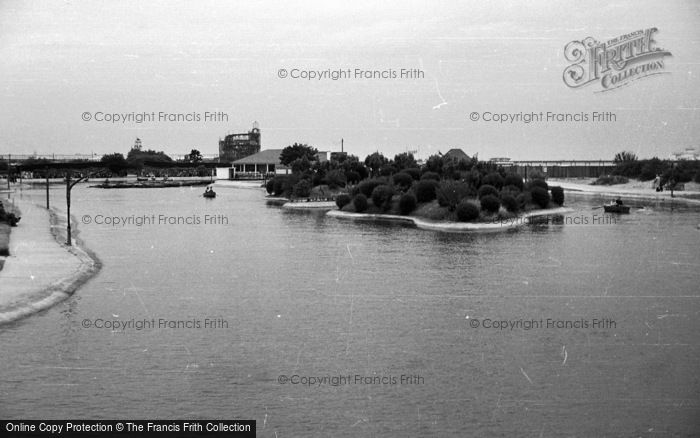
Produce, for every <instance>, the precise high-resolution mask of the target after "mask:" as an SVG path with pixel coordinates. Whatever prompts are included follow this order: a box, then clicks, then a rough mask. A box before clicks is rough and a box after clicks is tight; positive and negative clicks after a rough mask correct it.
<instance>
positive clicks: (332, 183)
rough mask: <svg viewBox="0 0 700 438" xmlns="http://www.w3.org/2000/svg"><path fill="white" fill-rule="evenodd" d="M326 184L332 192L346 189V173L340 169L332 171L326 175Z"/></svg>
mask: <svg viewBox="0 0 700 438" xmlns="http://www.w3.org/2000/svg"><path fill="white" fill-rule="evenodd" d="M325 180H326V184H328V188H329V189H331V190H334V189H337V188H338V187H345V183H346V182H347V176H345V172H343V171H342V170H340V169H335V170H331V171H330V172H328V173H327V174H326V178H325Z"/></svg>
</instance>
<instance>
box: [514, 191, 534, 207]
mask: <svg viewBox="0 0 700 438" xmlns="http://www.w3.org/2000/svg"><path fill="white" fill-rule="evenodd" d="M515 200H516V201H518V207H519V208H520V209H521V210H525V208H526V207H527V206H528V204H530V203H531V202H532V195H531V194H530V192H522V193H520V194H518V195H517V196H516V197H515Z"/></svg>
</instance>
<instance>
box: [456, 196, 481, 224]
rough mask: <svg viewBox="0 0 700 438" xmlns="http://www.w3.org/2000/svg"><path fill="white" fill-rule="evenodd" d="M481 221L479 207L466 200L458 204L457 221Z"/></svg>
mask: <svg viewBox="0 0 700 438" xmlns="http://www.w3.org/2000/svg"><path fill="white" fill-rule="evenodd" d="M477 219H479V207H477V206H476V205H475V204H474V203H473V202H469V201H467V200H466V199H465V200H463V201H461V202H460V203H459V204H457V220H458V221H460V222H471V221H474V220H477Z"/></svg>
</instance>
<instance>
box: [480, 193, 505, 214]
mask: <svg viewBox="0 0 700 438" xmlns="http://www.w3.org/2000/svg"><path fill="white" fill-rule="evenodd" d="M479 202H480V203H481V210H482V211H486V212H488V213H491V214H494V213H498V210H499V209H500V208H501V201H500V200H499V199H498V198H497V197H496V196H495V195H485V196H482V197H481V198H480V199H479Z"/></svg>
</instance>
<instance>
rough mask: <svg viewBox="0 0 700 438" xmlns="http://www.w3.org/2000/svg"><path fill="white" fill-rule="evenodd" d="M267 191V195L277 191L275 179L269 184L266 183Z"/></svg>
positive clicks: (268, 181)
mask: <svg viewBox="0 0 700 438" xmlns="http://www.w3.org/2000/svg"><path fill="white" fill-rule="evenodd" d="M265 190H267V193H268V194H269V195H271V194H272V192H273V191H274V190H275V179H274V178H270V179H268V180H267V182H266V183H265Z"/></svg>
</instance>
